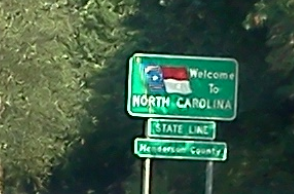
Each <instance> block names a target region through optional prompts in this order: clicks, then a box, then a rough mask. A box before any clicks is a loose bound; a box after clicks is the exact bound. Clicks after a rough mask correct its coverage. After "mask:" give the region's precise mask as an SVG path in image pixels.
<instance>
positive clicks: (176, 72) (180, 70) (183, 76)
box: [161, 66, 189, 80]
mask: <svg viewBox="0 0 294 194" xmlns="http://www.w3.org/2000/svg"><path fill="white" fill-rule="evenodd" d="M161 71H162V76H163V79H176V80H188V79H189V77H188V72H187V70H186V68H184V67H167V66H165V67H163V66H161Z"/></svg>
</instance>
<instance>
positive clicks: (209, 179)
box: [205, 161, 213, 194]
mask: <svg viewBox="0 0 294 194" xmlns="http://www.w3.org/2000/svg"><path fill="white" fill-rule="evenodd" d="M212 187H213V161H209V162H207V164H206V183H205V194H212Z"/></svg>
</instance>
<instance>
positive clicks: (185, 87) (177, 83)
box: [163, 79, 192, 94]
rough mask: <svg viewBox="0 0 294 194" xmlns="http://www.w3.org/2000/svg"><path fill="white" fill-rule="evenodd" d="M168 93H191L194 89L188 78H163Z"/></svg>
mask: <svg viewBox="0 0 294 194" xmlns="http://www.w3.org/2000/svg"><path fill="white" fill-rule="evenodd" d="M163 82H164V85H165V89H166V92H167V93H178V94H190V93H192V90H191V88H190V83H189V81H187V80H175V79H165V80H163Z"/></svg>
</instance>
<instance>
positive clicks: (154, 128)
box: [147, 119, 216, 140]
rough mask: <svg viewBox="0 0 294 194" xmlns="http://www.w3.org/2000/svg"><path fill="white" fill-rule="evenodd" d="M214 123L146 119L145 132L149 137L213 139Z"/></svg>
mask: <svg viewBox="0 0 294 194" xmlns="http://www.w3.org/2000/svg"><path fill="white" fill-rule="evenodd" d="M215 133H216V123H215V122H213V121H190V120H168V119H148V121H147V134H148V136H149V137H159V138H183V139H207V140H213V139H215Z"/></svg>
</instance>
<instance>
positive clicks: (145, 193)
mask: <svg viewBox="0 0 294 194" xmlns="http://www.w3.org/2000/svg"><path fill="white" fill-rule="evenodd" d="M147 127H148V126H147V123H146V127H145V131H144V133H145V135H146V138H147V139H148V138H149V137H148V133H147ZM150 169H151V159H150V158H146V159H145V160H144V164H143V179H142V194H150V193H151V191H150Z"/></svg>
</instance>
